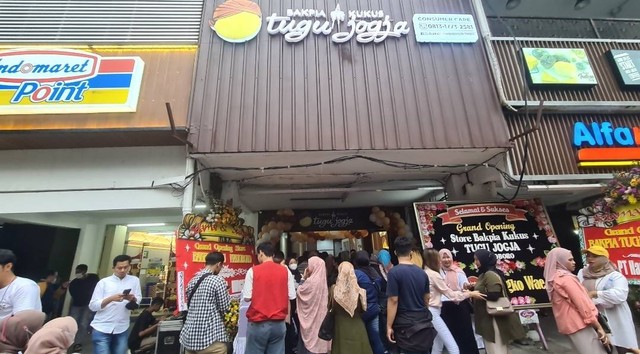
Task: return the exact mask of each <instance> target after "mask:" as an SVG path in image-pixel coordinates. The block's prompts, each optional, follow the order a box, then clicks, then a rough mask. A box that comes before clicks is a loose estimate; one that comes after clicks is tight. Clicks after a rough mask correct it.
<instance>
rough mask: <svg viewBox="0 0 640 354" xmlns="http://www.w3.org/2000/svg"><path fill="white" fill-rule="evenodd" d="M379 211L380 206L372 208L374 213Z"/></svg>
mask: <svg viewBox="0 0 640 354" xmlns="http://www.w3.org/2000/svg"><path fill="white" fill-rule="evenodd" d="M379 211H380V208H378V207H373V208H371V212H372V213H374V214H376V213H378V212H379Z"/></svg>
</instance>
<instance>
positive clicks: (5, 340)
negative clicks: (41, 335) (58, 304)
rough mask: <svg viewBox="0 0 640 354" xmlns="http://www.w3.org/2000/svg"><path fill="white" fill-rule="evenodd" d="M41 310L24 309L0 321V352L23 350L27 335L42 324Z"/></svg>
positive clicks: (27, 341) (13, 352)
mask: <svg viewBox="0 0 640 354" xmlns="http://www.w3.org/2000/svg"><path fill="white" fill-rule="evenodd" d="M44 320H45V314H44V312H42V311H34V310H25V311H20V312H18V313H16V314H15V315H13V316H11V317H5V318H4V319H3V320H2V321H0V353H10V354H15V353H18V352H24V350H25V348H26V347H27V343H29V337H31V335H32V334H33V333H35V332H36V331H38V330H39V329H40V328H42V325H43V324H44Z"/></svg>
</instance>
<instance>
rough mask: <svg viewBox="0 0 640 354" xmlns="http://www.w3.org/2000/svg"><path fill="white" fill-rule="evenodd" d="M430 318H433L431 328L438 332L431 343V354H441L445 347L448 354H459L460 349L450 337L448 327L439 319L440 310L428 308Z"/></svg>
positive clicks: (451, 336)
mask: <svg viewBox="0 0 640 354" xmlns="http://www.w3.org/2000/svg"><path fill="white" fill-rule="evenodd" d="M429 311H431V316H432V317H433V327H434V328H435V329H436V331H438V335H437V336H436V339H435V340H434V342H433V349H431V353H432V354H442V348H443V347H446V348H447V352H448V353H449V354H460V348H458V344H457V343H456V340H455V338H453V335H451V331H449V327H447V324H446V323H444V320H443V319H442V317H440V309H439V308H435V307H429Z"/></svg>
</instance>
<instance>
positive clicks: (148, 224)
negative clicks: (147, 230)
mask: <svg viewBox="0 0 640 354" xmlns="http://www.w3.org/2000/svg"><path fill="white" fill-rule="evenodd" d="M165 225H166V224H165V223H163V222H151V223H146V224H127V227H153V226H165Z"/></svg>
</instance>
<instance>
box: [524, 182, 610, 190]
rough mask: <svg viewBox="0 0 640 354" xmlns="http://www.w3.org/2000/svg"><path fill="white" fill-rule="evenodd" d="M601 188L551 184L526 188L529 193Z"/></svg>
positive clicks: (584, 185)
mask: <svg viewBox="0 0 640 354" xmlns="http://www.w3.org/2000/svg"><path fill="white" fill-rule="evenodd" d="M601 188H602V184H597V183H592V184H552V185H546V184H543V185H532V186H527V190H529V191H553V190H555V191H567V190H585V189H586V190H591V189H594V190H598V189H601Z"/></svg>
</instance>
